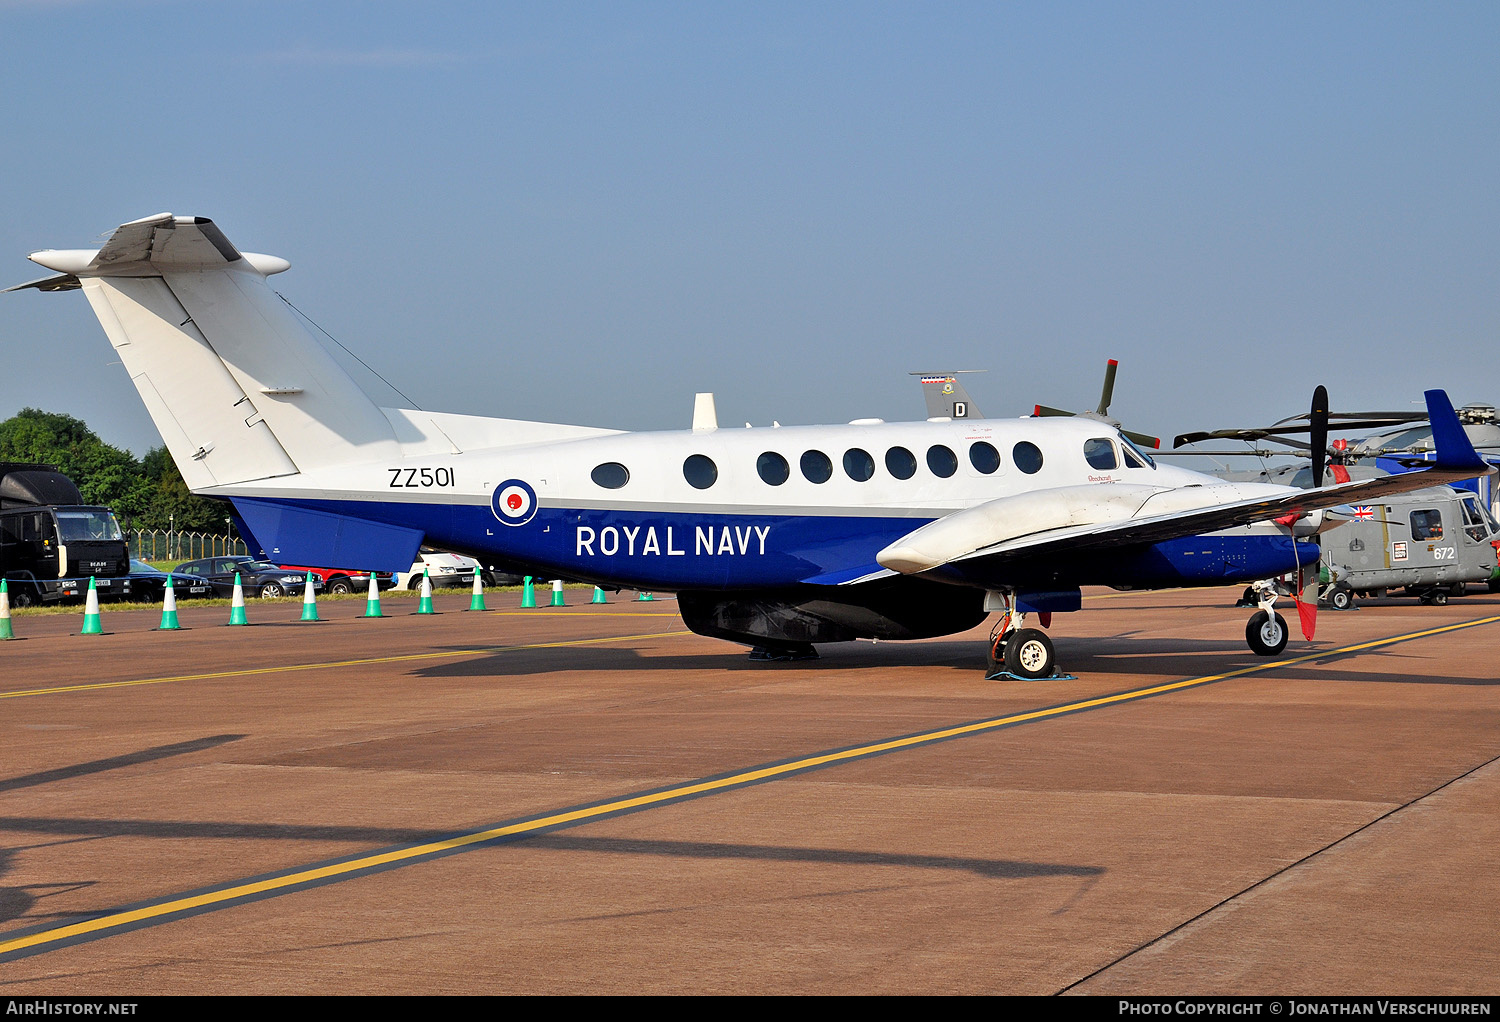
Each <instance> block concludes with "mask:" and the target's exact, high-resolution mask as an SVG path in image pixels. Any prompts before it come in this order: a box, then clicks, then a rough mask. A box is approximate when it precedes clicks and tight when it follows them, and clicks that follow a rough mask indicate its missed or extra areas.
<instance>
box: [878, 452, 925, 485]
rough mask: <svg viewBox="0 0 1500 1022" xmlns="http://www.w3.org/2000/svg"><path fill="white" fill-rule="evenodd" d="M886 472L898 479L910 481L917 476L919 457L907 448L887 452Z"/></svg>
mask: <svg viewBox="0 0 1500 1022" xmlns="http://www.w3.org/2000/svg"><path fill="white" fill-rule="evenodd" d="M885 470H886V471H887V472H889V473H890V474H891V475H893V476H895V477H896V478H897V479H910V478H911V477H912V476H914V475H916V474H917V456H916V455H915V454H913V453H911V451H908V450H907V449H906V448H905V447H892V448H891V449H890V450H888V451H886V452H885Z"/></svg>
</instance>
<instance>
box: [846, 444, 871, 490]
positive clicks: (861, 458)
mask: <svg viewBox="0 0 1500 1022" xmlns="http://www.w3.org/2000/svg"><path fill="white" fill-rule="evenodd" d="M844 472H845V473H846V474H847V475H848V476H849V478H850V479H853V480H854V481H855V482H856V483H865V482H869V481H870V477H871V476H873V475H874V474H875V459H874V458H872V457H870V452H869V451H862V450H860V449H859V448H858V447H851V448H849V449H848V450H847V451H845V452H844Z"/></svg>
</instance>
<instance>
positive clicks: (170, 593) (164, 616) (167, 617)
mask: <svg viewBox="0 0 1500 1022" xmlns="http://www.w3.org/2000/svg"><path fill="white" fill-rule="evenodd" d="M181 627H182V625H180V624H178V623H177V592H176V591H175V590H174V589H173V588H172V575H171V573H168V574H167V589H166V592H165V593H164V594H163V595H162V598H161V624H159V625H157V626H156V630H157V631H159V632H174V631H177V630H178V629H180V628H181Z"/></svg>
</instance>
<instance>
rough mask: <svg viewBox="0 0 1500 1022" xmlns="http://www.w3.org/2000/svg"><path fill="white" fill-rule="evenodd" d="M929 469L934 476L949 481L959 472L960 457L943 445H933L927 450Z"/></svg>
mask: <svg viewBox="0 0 1500 1022" xmlns="http://www.w3.org/2000/svg"><path fill="white" fill-rule="evenodd" d="M927 467H928V468H930V469H932V474H933V475H935V476H941V477H942V478H944V479H947V478H948V477H949V476H951V475H952V474H953V473H955V472H957V471H958V455H956V454H954V453H953V452H952V451H951V450H950V449H948V448H947V447H944V446H943V445H942V444H933V445H932V446H931V447H929V448H927Z"/></svg>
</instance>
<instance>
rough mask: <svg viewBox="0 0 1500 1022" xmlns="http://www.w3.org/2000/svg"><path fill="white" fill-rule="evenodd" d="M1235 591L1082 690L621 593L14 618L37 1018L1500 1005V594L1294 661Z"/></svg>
mask: <svg viewBox="0 0 1500 1022" xmlns="http://www.w3.org/2000/svg"><path fill="white" fill-rule="evenodd" d="M1238 591H1239V590H1238V588H1235V589H1233V590H1227V589H1222V590H1207V591H1191V592H1184V591H1173V592H1162V593H1140V594H1119V593H1110V592H1107V591H1100V592H1090V593H1089V594H1087V597H1086V601H1085V606H1084V612H1083V613H1079V614H1068V615H1059V616H1058V617H1057V618H1056V619H1055V621H1054V623H1053V628H1052V633H1053V636H1054V639H1055V641H1056V646H1057V650H1058V654H1059V657H1060V660H1061V664H1062V666H1063V667H1064V668H1065V669H1066V670H1068V671H1070V672H1071V673H1073V674H1076V675H1077V679H1076V680H1070V681H1044V682H986V681H984V680H983V677H982V674H983V672H982V665H983V648H984V637H985V634H986V632H985V630H984V629H980V630H976V631H974V632H970V633H967V634H965V635H961V636H955V637H948V638H943V639H936V640H930V641H923V642H914V643H868V642H860V643H850V644H843V645H837V646H827V647H822V652H823V659H821V660H820V661H817V662H811V663H792V664H752V663H750V662H748V660H747V659H746V657H745V651H744V649H743V648H742V647H737V646H734V645H731V644H728V643H724V642H720V641H716V640H712V639H705V638H701V637H698V636H695V635H692V634H690V633H688V632H687V631H686V630H685V629H684V627H683V625H682V623H681V621H680V620H679V619H678V618H677V616H676V614H675V604H674V603H672V602H671V601H670V600H662V601H658V602H656V603H638V602H629V601H628V599H627V597H624V596H616V597H612V599H613V600H614V601H615V602H612V603H610V604H608V605H604V606H597V605H578V606H571V607H567V608H562V609H550V608H541V609H537V610H526V611H521V610H519V609H515V608H506V609H499V610H491V611H488V612H483V613H479V612H468V611H465V610H463V608H464V607H466V606H467V605H468V599H469V597H468V593H467V592H462V593H440V594H439V595H438V597H437V606H438V609H439V610H440V611H442V613H440V614H439V615H436V616H430V617H418V616H415V615H412V614H411V611H412V610H414V609H415V601H411V600H394V599H388V600H387V601H386V613H387V614H389V615H391V616H390V617H387V618H384V619H380V620H365V619H363V618H361V617H360V616H359V615H361V614H362V613H363V611H364V603H363V601H340V602H331V601H324V602H323V604H322V605H321V606H320V611H321V615H322V617H323V618H324V620H323V621H322V622H319V623H302V622H299V621H298V620H297V618H298V617H299V615H300V610H301V607H300V604H298V603H295V602H281V603H257V602H252V603H251V606H250V609H249V613H250V620H251V622H252V624H251V626H250V627H246V628H232V627H227V626H226V625H225V624H224V622H225V621H227V620H228V609H227V608H223V607H212V608H196V607H193V606H192V605H191V604H190V603H188V602H187V601H183V602H182V603H181V604H180V605H179V611H180V618H181V620H182V623H183V624H184V625H185V626H186V627H185V629H184V630H183V631H179V632H157V631H153V630H152V629H153V628H154V626H155V624H156V623H157V621H158V620H159V618H160V612H159V610H144V609H143V610H129V611H127V610H120V609H118V608H115V607H111V606H109V605H106V606H105V608H104V614H103V622H104V629H105V631H106V633H108V634H105V635H102V636H81V635H78V634H76V633H77V632H78V631H79V627H80V625H81V623H82V615H81V612H80V614H79V615H78V616H77V617H74V616H41V617H32V616H27V617H21V618H17V619H16V620H15V630H16V633H17V634H18V635H19V636H21V638H20V639H19V640H17V641H13V642H6V643H0V663H3V664H4V666H5V668H6V669H5V670H4V672H3V675H0V738H3V741H0V993H4V994H6V995H13V996H21V995H44V994H57V995H79V994H87V993H94V994H109V995H118V996H129V995H148V994H225V993H230V994H288V993H290V994H297V993H303V994H370V993H415V994H432V993H451V994H466V993H501V994H504V993H999V994H1005V993H1016V994H1051V993H1085V994H1110V995H1117V994H1172V995H1180V994H1190V993H1204V994H1207V993H1227V994H1280V995H1293V994H1457V993H1468V994H1485V993H1488V994H1493V993H1495V992H1496V978H1495V977H1496V976H1500V939H1497V937H1496V933H1497V925H1496V924H1497V915H1500V869H1497V868H1496V865H1497V862H1500V852H1497V850H1496V848H1497V842H1496V837H1497V836H1500V835H1497V831H1500V813H1497V808H1500V805H1497V803H1500V763H1497V758H1500V682H1497V681H1496V675H1497V671H1496V669H1495V665H1496V662H1497V657H1500V597H1497V596H1492V595H1489V594H1481V593H1480V591H1479V590H1478V588H1475V589H1474V590H1473V593H1474V595H1471V596H1468V597H1466V598H1463V599H1456V600H1453V601H1452V602H1450V603H1449V604H1448V605H1447V606H1446V607H1425V606H1420V605H1418V604H1416V603H1415V601H1412V600H1402V599H1390V600H1380V601H1371V602H1367V603H1362V604H1357V606H1358V607H1359V609H1358V610H1355V611H1351V612H1346V613H1335V612H1332V611H1328V610H1326V609H1325V610H1324V611H1323V612H1322V613H1321V614H1320V615H1319V634H1318V637H1317V640H1316V641H1315V642H1313V643H1307V642H1304V641H1302V640H1301V637H1300V635H1299V636H1297V637H1296V638H1295V639H1294V640H1293V642H1292V643H1291V644H1290V645H1289V646H1288V648H1287V650H1286V651H1285V653H1284V654H1283V655H1282V656H1281V657H1278V658H1276V659H1275V660H1271V661H1267V660H1262V659H1260V658H1257V657H1255V656H1254V655H1252V654H1251V653H1250V652H1249V651H1248V649H1247V648H1246V646H1245V643H1244V626H1245V621H1246V619H1247V617H1248V615H1249V613H1250V612H1249V611H1246V610H1240V609H1234V608H1233V607H1231V603H1232V602H1233V600H1234V598H1235V597H1236V596H1237V595H1238ZM569 595H570V598H573V599H575V600H576V599H578V597H575V596H573V594H572V593H571V592H570V594H569ZM488 601H489V605H490V606H491V607H500V606H501V604H502V603H503V602H507V601H508V602H511V603H517V602H519V600H518V597H516V596H515V595H514V594H496V593H490V594H489V595H488ZM1283 613H1284V614H1286V615H1287V616H1288V618H1289V620H1291V621H1292V624H1293V629H1294V631H1295V629H1296V624H1295V613H1294V612H1293V611H1292V610H1291V609H1290V608H1289V607H1287V608H1284V609H1283ZM1443 628H1448V629H1450V630H1447V631H1442V632H1435V630H1437V629H1443ZM1402 636H1415V637H1409V638H1405V639H1403V640H1402V641H1398V642H1385V641H1384V640H1389V639H1394V638H1397V637H1402ZM1369 643H1376V645H1373V646H1369V647H1367V648H1351V647H1359V646H1363V645H1364V644H1369ZM1247 671H1248V672H1249V673H1245V672H1247ZM1039 711H1040V712H1039Z"/></svg>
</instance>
